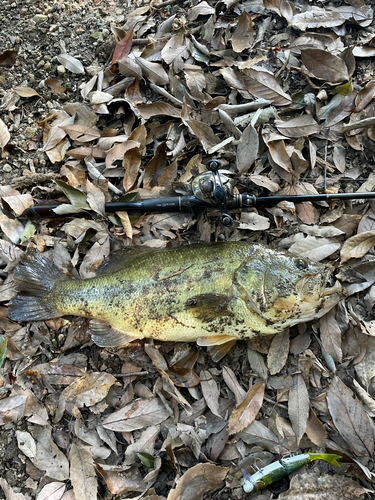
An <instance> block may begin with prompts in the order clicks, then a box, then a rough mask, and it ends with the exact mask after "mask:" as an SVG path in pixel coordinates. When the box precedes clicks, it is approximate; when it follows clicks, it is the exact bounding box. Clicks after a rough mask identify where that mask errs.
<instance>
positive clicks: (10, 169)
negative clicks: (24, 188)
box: [3, 163, 13, 173]
mask: <svg viewBox="0 0 375 500" xmlns="http://www.w3.org/2000/svg"><path fill="white" fill-rule="evenodd" d="M12 170H13V168H12V166H11V165H9V163H6V164H5V165H4V166H3V172H7V173H9V172H11V171H12Z"/></svg>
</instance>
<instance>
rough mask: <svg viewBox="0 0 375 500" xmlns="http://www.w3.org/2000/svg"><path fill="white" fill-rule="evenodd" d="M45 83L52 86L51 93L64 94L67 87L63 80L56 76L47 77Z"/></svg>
mask: <svg viewBox="0 0 375 500" xmlns="http://www.w3.org/2000/svg"><path fill="white" fill-rule="evenodd" d="M44 83H45V84H46V85H48V86H49V87H51V94H62V93H63V92H65V90H66V87H64V86H63V85H61V80H57V79H56V78H47V80H45V81H44Z"/></svg>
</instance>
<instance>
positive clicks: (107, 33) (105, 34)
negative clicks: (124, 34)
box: [102, 28, 109, 38]
mask: <svg viewBox="0 0 375 500" xmlns="http://www.w3.org/2000/svg"><path fill="white" fill-rule="evenodd" d="M102 35H103V38H105V37H106V36H108V35H109V29H107V28H104V29H103V31H102Z"/></svg>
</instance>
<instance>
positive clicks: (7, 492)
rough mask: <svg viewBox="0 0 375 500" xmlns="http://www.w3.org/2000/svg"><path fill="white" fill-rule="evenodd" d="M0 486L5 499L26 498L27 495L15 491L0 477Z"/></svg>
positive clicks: (18, 499)
mask: <svg viewBox="0 0 375 500" xmlns="http://www.w3.org/2000/svg"><path fill="white" fill-rule="evenodd" d="M0 486H1V488H2V490H3V492H4V495H5V498H6V500H27V497H25V495H24V494H23V493H16V492H15V491H14V490H13V488H11V487H10V486H9V484H8V483H7V482H6V481H5V479H3V478H1V477H0Z"/></svg>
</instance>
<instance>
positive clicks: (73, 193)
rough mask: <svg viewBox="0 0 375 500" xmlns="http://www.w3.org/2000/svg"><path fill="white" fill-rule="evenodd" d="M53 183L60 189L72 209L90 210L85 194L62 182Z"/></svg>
mask: <svg viewBox="0 0 375 500" xmlns="http://www.w3.org/2000/svg"><path fill="white" fill-rule="evenodd" d="M55 182H56V184H57V185H58V186H60V187H61V189H62V190H63V191H64V194H65V196H66V197H67V198H68V199H69V201H70V203H71V204H72V205H73V206H74V207H76V208H83V209H87V210H90V206H89V205H88V204H87V195H86V194H85V193H83V192H82V191H80V190H79V189H76V188H74V187H72V186H69V184H67V183H66V182H64V181H59V180H56V181H55Z"/></svg>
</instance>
